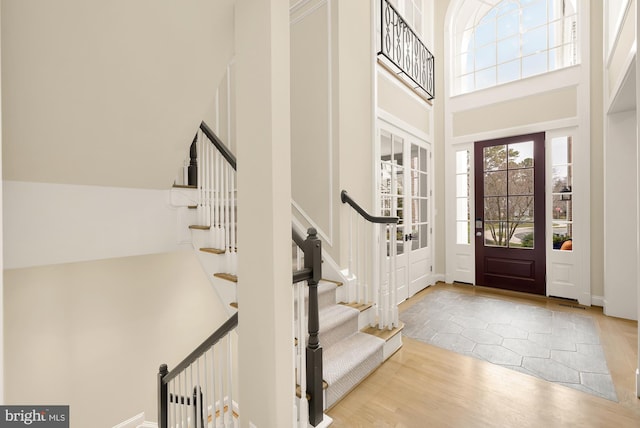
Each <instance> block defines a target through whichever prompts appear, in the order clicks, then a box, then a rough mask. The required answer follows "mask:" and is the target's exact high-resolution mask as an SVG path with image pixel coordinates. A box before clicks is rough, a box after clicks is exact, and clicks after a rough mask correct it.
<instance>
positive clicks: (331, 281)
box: [320, 278, 343, 287]
mask: <svg viewBox="0 0 640 428" xmlns="http://www.w3.org/2000/svg"><path fill="white" fill-rule="evenodd" d="M322 282H330V283H331V284H334V285H335V286H336V287H342V285H343V283H342V282H340V281H334V280H333V279H325V278H322V279H321V280H320V283H322Z"/></svg>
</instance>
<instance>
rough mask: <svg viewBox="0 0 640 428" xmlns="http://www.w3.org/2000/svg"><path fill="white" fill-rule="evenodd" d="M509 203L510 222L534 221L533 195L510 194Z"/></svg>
mask: <svg viewBox="0 0 640 428" xmlns="http://www.w3.org/2000/svg"><path fill="white" fill-rule="evenodd" d="M508 203H509V219H508V220H509V221H510V222H515V223H520V222H533V196H509V201H508ZM514 227H515V225H514ZM531 227H533V225H531Z"/></svg>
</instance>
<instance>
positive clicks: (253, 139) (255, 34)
mask: <svg viewBox="0 0 640 428" xmlns="http://www.w3.org/2000/svg"><path fill="white" fill-rule="evenodd" d="M235 20H236V21H235V23H236V26H235V32H236V44H235V50H236V63H235V65H236V72H237V75H236V76H237V77H236V86H237V92H236V94H237V95H236V96H237V98H236V100H237V103H236V132H237V133H236V138H237V140H236V141H237V143H236V144H237V154H238V156H237V157H238V176H237V177H238V225H239V227H238V248H240V250H239V257H238V304H239V307H240V313H239V314H240V315H239V330H238V348H239V357H238V365H239V366H238V373H239V406H240V422H241V426H242V427H243V428H246V427H250V426H251V427H253V426H255V427H258V428H269V427H288V426H291V424H292V416H293V404H294V397H295V395H294V394H295V391H294V385H295V379H294V358H293V352H292V347H293V346H294V338H293V293H292V284H291V272H292V271H291V165H290V164H291V160H290V111H289V92H290V90H289V85H290V82H289V1H288V0H238V1H237V2H236V10H235Z"/></svg>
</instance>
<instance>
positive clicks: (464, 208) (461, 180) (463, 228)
mask: <svg viewBox="0 0 640 428" xmlns="http://www.w3.org/2000/svg"><path fill="white" fill-rule="evenodd" d="M469 173H470V156H469V151H468V150H459V151H457V152H456V207H457V209H456V220H457V223H456V243H457V244H470V243H471V216H470V215H469Z"/></svg>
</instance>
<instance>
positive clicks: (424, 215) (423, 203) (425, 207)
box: [418, 199, 429, 223]
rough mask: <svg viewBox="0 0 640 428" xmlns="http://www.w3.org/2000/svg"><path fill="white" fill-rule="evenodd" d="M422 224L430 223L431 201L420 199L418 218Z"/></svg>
mask: <svg viewBox="0 0 640 428" xmlns="http://www.w3.org/2000/svg"><path fill="white" fill-rule="evenodd" d="M418 221H419V222H420V223H426V222H428V221H429V200H428V199H420V217H419V218H418Z"/></svg>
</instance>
